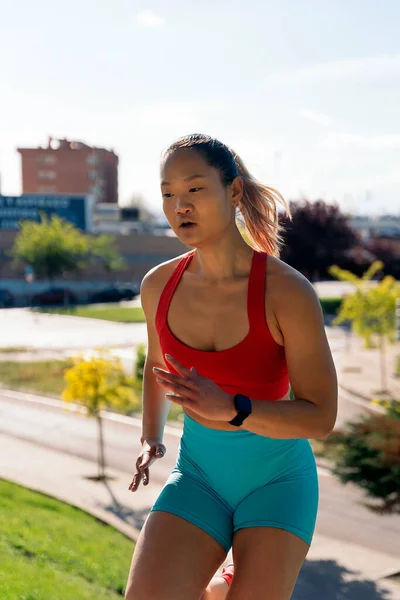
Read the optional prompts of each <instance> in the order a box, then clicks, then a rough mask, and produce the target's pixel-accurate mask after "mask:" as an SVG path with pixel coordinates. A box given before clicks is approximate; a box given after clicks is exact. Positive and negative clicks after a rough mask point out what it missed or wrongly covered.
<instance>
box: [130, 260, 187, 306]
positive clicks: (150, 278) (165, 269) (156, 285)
mask: <svg viewBox="0 0 400 600" xmlns="http://www.w3.org/2000/svg"><path fill="white" fill-rule="evenodd" d="M183 256H185V254H181V255H180V256H177V257H176V258H173V259H171V260H167V261H165V262H163V263H160V264H159V265H156V266H155V267H153V268H152V269H150V271H148V272H147V273H146V275H145V276H144V277H143V279H142V283H141V285H140V299H141V303H142V308H143V310H144V312H145V314H146V317H150V316H151V315H152V314H154V310H155V308H156V306H157V304H158V300H159V298H160V296H161V293H162V291H163V289H164V287H165V285H166V283H167V282H168V280H169V278H170V277H171V275H172V274H173V272H174V270H175V268H176V267H177V265H178V263H179V261H180V260H181V259H182V258H183Z"/></svg>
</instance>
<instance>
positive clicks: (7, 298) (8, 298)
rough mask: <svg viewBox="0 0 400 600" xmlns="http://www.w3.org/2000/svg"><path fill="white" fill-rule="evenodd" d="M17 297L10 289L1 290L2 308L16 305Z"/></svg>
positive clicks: (0, 305) (0, 301) (0, 306)
mask: <svg viewBox="0 0 400 600" xmlns="http://www.w3.org/2000/svg"><path fill="white" fill-rule="evenodd" d="M14 304H15V298H14V296H13V294H12V293H11V292H9V291H8V290H4V289H3V290H0V308H10V307H11V306H14Z"/></svg>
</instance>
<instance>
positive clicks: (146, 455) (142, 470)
mask: <svg viewBox="0 0 400 600" xmlns="http://www.w3.org/2000/svg"><path fill="white" fill-rule="evenodd" d="M166 451H167V449H166V447H165V446H164V444H161V443H160V444H156V445H155V446H152V447H151V448H149V449H148V450H145V451H144V452H143V453H141V454H140V455H139V457H138V459H137V461H136V473H135V475H134V476H133V479H132V482H131V484H130V486H129V488H128V489H129V490H130V491H131V492H136V490H137V489H138V487H139V486H140V483H141V481H143V485H148V484H149V481H150V471H149V468H150V466H151V465H152V464H153V462H154V461H155V460H157V459H159V458H163V456H164V455H165V453H166Z"/></svg>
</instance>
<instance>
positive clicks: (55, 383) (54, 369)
mask: <svg viewBox="0 0 400 600" xmlns="http://www.w3.org/2000/svg"><path fill="white" fill-rule="evenodd" d="M68 366H69V362H68V361H66V360H38V361H30V362H28V361H27V362H25V361H21V362H19V361H0V382H1V383H2V384H3V385H4V387H8V388H10V389H14V390H24V391H29V392H36V393H37V394H47V395H49V396H60V395H61V393H62V391H63V389H64V371H65V370H66V369H67V367H68Z"/></svg>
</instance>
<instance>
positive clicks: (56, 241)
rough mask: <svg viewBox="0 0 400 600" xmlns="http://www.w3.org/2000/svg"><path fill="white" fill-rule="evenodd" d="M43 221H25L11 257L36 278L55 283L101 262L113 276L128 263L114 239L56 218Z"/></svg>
mask: <svg viewBox="0 0 400 600" xmlns="http://www.w3.org/2000/svg"><path fill="white" fill-rule="evenodd" d="M41 217H42V221H41V222H40V223H36V222H35V221H23V222H22V224H21V230H20V232H19V233H18V235H17V237H16V239H15V242H14V246H13V248H12V250H11V253H10V254H11V256H13V257H14V260H15V262H16V263H17V264H25V265H29V266H30V267H32V268H33V270H34V272H35V276H36V277H38V278H39V279H40V278H46V279H49V280H50V281H52V280H53V279H55V278H56V277H60V276H61V275H63V274H64V273H66V272H74V271H78V270H80V269H83V268H85V267H86V266H87V265H88V264H89V263H90V262H94V263H96V262H101V263H102V264H103V265H104V268H105V269H106V271H107V272H108V273H109V272H110V271H112V270H117V269H123V268H124V266H125V263H124V261H123V259H122V257H121V255H120V254H119V252H118V250H117V249H116V247H115V242H114V239H113V238H112V236H109V235H100V236H98V237H90V236H88V235H86V234H85V233H82V232H81V231H80V230H79V229H77V228H76V227H75V225H73V224H72V223H69V222H68V221H66V220H65V219H61V218H60V217H58V216H56V215H52V216H50V217H47V216H46V215H45V214H42V215H41Z"/></svg>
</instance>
